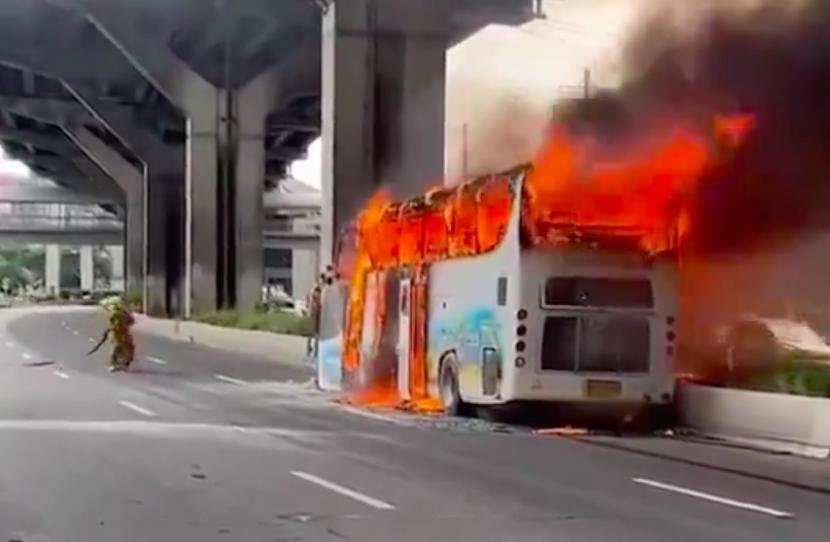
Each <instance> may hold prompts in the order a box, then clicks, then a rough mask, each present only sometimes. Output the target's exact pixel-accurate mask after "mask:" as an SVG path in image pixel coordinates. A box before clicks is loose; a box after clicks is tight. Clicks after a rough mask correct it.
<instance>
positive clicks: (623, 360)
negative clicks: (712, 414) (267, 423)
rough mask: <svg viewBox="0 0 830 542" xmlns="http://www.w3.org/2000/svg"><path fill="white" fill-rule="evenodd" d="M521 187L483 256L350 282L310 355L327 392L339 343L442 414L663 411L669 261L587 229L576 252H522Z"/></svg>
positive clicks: (669, 337)
mask: <svg viewBox="0 0 830 542" xmlns="http://www.w3.org/2000/svg"><path fill="white" fill-rule="evenodd" d="M523 176H524V174H523V172H522V171H521V170H520V171H519V172H518V173H513V174H512V176H511V177H510V179H509V182H510V186H511V194H512V199H511V201H510V204H509V209H510V211H509V217H507V218H506V227H505V228H503V231H502V232H501V233H500V239H499V240H498V242H497V243H496V244H495V245H494V246H493V247H492V248H491V249H489V250H488V251H486V252H483V253H479V254H474V255H461V256H457V257H446V258H431V259H430V258H426V261H424V262H419V263H418V264H417V265H401V264H396V265H391V266H378V267H376V268H371V269H368V270H367V271H366V275H365V281H357V282H355V281H354V280H352V282H351V287H352V288H353V289H354V288H355V287H359V288H361V289H362V290H361V292H360V293H359V294H358V295H354V292H352V295H351V296H349V295H345V294H343V295H340V296H338V297H339V298H340V299H349V298H351V300H352V301H351V302H350V303H348V302H347V304H348V306H347V308H346V311H345V318H344V321H345V324H344V327H345V328H346V331H345V333H343V334H337V333H333V332H331V333H329V337H330V339H329V341H328V345H329V346H328V348H327V349H326V348H323V350H324V351H326V352H328V354H327V355H326V358H327V360H328V361H327V362H325V363H321V365H323V364H325V365H327V367H328V369H327V371H328V373H329V377H328V380H329V381H331V380H332V378H331V371H332V362H331V360H332V359H333V357H336V356H333V355H332V350H333V348H332V345H334V344H337V343H339V345H341V346H342V347H343V349H342V350H341V349H338V354H337V355H339V356H341V358H342V356H343V354H344V350H348V348H349V340H350V339H349V337H351V338H352V341H353V347H354V348H355V349H356V362H357V364H358V366H359V367H360V368H361V369H366V368H367V367H372V369H371V372H372V378H392V379H394V380H395V381H396V382H397V392H398V394H399V397H400V398H401V399H402V400H404V401H406V400H411V399H415V400H417V399H424V398H425V399H427V400H429V399H432V400H435V401H436V402H437V401H440V405H441V406H442V407H443V410H444V411H445V412H447V413H450V414H456V413H458V412H460V411H461V410H462V409H463V408H464V406H465V405H502V404H507V403H512V402H519V401H521V402H525V401H543V402H559V403H592V404H594V405H596V406H609V407H611V408H613V409H617V410H618V411H620V412H622V411H623V408H621V407H625V410H626V411H628V409H630V408H631V407H636V408H639V407H642V406H649V405H655V406H658V405H668V404H670V403H671V402H672V399H673V389H674V371H673V358H674V340H675V331H674V326H675V314H676V309H677V299H676V297H677V295H676V283H675V279H676V260H675V258H673V257H672V256H671V255H670V254H664V255H659V254H657V255H654V254H648V253H646V252H645V251H643V250H641V249H639V248H637V244H636V243H626V242H625V241H626V239H624V237H625V236H620V235H619V232H616V235H614V236H606V235H604V234H603V233H602V232H601V231H597V230H596V229H594V231H589V229H587V228H586V229H584V230H580V231H578V234H579V235H578V238H579V240H578V241H573V242H559V243H552V244H550V245H538V244H536V245H532V244H531V243H528V242H527V240H526V237H527V235H526V233H523V224H522V214H523V213H522V209H523V201H522V199H523V197H524V196H523V194H524V191H523V190H522V182H523ZM477 182H480V181H477ZM577 230H578V228H577ZM572 233H573V232H572ZM356 285H357V286H356ZM335 312H336V310H335ZM338 321H340V320H339V319H338ZM350 321H351V322H352V326H353V327H354V328H356V329H351V330H350V329H349V325H350V324H349V322H350ZM332 331H333V330H332ZM324 342H325V341H324ZM354 363H355V359H354V358H353V359H352V367H351V369H352V370H353V369H354ZM346 365H348V363H347V364H346ZM334 370H335V371H338V370H342V368H341V367H338V368H337V369H334ZM346 372H347V373H348V372H349V368H348V367H347V369H346ZM322 380H323V378H321V381H322ZM346 382H348V378H347V379H346Z"/></svg>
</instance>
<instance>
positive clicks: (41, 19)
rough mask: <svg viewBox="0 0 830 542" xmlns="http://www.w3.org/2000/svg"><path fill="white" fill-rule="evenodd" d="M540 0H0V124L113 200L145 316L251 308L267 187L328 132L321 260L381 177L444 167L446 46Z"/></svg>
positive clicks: (3, 133) (23, 151)
mask: <svg viewBox="0 0 830 542" xmlns="http://www.w3.org/2000/svg"><path fill="white" fill-rule="evenodd" d="M534 4H535V2H533V0H423V1H419V2H412V1H408V0H337V1H336V2H331V1H326V0H308V1H306V0H294V1H291V2H268V1H262V0H220V1H218V2H204V1H203V0H178V1H176V2H169V1H162V0H27V1H26V2H20V1H19V0H0V31H2V33H0V140H2V143H3V146H4V147H5V148H6V150H7V152H9V153H10V154H11V155H12V156H14V157H16V158H19V159H22V160H24V161H26V162H27V163H28V164H29V165H30V166H31V167H32V168H33V169H34V170H35V171H36V172H37V173H38V174H39V175H41V176H44V177H48V178H51V179H54V180H55V181H57V182H59V183H60V184H61V185H63V187H64V188H66V189H68V190H72V191H73V192H76V193H78V194H85V195H91V196H93V197H106V198H108V199H109V200H111V201H113V202H114V204H115V205H118V206H119V207H121V208H122V209H123V210H124V214H125V217H126V219H125V224H126V226H125V235H126V250H125V253H126V270H127V272H126V276H127V283H128V286H127V287H128V289H129V290H131V291H134V292H141V293H142V294H143V298H144V305H145V308H146V310H147V311H148V312H150V313H153V314H169V315H185V316H187V315H189V314H191V313H192V312H196V311H207V310H213V309H216V308H220V307H232V306H239V307H246V308H247V307H253V305H254V304H255V303H256V302H257V301H259V299H260V295H261V286H262V282H263V251H262V247H263V246H264V244H267V241H268V240H267V239H264V238H263V222H264V219H263V207H262V194H263V191H264V190H265V189H266V187H268V186H273V185H275V184H278V183H279V182H280V179H281V178H282V177H283V176H284V175H285V172H286V168H287V165H288V164H290V162H291V161H293V160H295V159H298V158H301V157H302V156H303V155H304V152H305V148H306V146H307V145H308V143H309V142H310V141H312V140H313V139H315V138H316V137H318V136H319V135H322V136H323V142H324V144H323V147H324V158H323V232H322V233H323V236H322V237H323V246H322V260H323V262H326V261H327V259H328V258H329V256H330V254H331V250H332V246H333V244H334V238H335V232H336V231H338V229H339V228H340V227H341V226H342V225H343V224H344V223H345V222H346V221H348V220H349V219H351V218H352V217H353V216H354V214H355V212H356V211H357V209H359V207H360V206H361V205H362V203H363V202H364V201H365V200H366V198H368V196H369V195H371V193H372V192H374V191H375V190H376V189H377V188H378V187H379V186H381V184H384V185H386V186H391V187H393V189H394V191H395V192H397V193H399V194H400V195H408V194H409V193H412V192H416V191H419V190H421V189H422V188H423V187H425V186H429V185H432V184H435V183H436V182H439V181H440V179H441V178H442V176H443V171H444V167H443V153H444V142H443V138H444V101H445V100H444V87H445V71H446V61H445V59H446V49H447V47H448V46H449V45H450V44H451V43H452V42H453V41H454V40H458V39H461V38H463V37H464V36H466V35H467V34H469V33H470V32H472V31H475V29H477V28H480V27H481V26H483V25H485V24H488V23H491V22H505V23H515V22H521V21H523V20H526V19H527V18H528V17H531V16H532V15H533V13H532V8H533V5H534ZM272 242H273V241H272ZM308 272H309V273H316V269H315V270H312V269H309V270H308Z"/></svg>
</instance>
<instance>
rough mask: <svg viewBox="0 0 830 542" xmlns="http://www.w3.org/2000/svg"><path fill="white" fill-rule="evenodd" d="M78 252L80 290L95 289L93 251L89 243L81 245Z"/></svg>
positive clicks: (88, 290) (89, 290)
mask: <svg viewBox="0 0 830 542" xmlns="http://www.w3.org/2000/svg"><path fill="white" fill-rule="evenodd" d="M79 252H80V254H79V257H80V260H81V265H80V268H81V291H84V292H91V291H93V290H94V289H95V252H94V251H93V250H92V246H90V245H83V246H82V247H81V248H80V251H79Z"/></svg>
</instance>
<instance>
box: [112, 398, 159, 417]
mask: <svg viewBox="0 0 830 542" xmlns="http://www.w3.org/2000/svg"><path fill="white" fill-rule="evenodd" d="M118 404H119V405H121V406H122V407H124V408H129V409H130V410H132V411H134V412H138V413H139V414H143V415H145V416H147V417H148V418H152V417H154V416H155V415H156V413H155V412H153V411H152V410H147V409H146V408H144V407H140V406H138V405H137V404H135V403H131V402H129V401H118Z"/></svg>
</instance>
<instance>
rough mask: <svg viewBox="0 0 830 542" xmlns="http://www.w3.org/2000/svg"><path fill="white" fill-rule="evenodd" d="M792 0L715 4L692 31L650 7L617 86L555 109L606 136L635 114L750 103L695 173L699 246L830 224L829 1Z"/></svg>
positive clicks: (779, 237)
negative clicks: (749, 120)
mask: <svg viewBox="0 0 830 542" xmlns="http://www.w3.org/2000/svg"><path fill="white" fill-rule="evenodd" d="M721 4H728V3H727V2H722V3H721ZM792 6H793V3H792V2H781V1H770V2H767V3H765V4H763V5H761V6H758V7H755V8H754V9H745V10H742V11H740V12H739V11H738V10H735V9H730V10H717V11H714V10H713V11H710V12H708V13H707V14H706V15H703V16H700V17H699V18H697V19H695V25H696V26H695V27H694V31H690V30H688V29H683V30H686V31H678V27H677V25H676V23H675V22H672V20H671V17H670V16H669V12H665V13H661V14H658V15H656V16H653V17H652V18H650V19H649V20H648V21H647V22H645V23H644V24H643V25H642V26H641V28H640V29H639V31H638V32H637V33H636V35H634V36H633V37H632V39H631V40H630V43H629V45H628V47H627V49H626V75H625V78H624V79H625V81H624V84H623V86H622V88H621V89H620V90H619V91H615V92H613V93H610V94H604V95H601V96H598V97H596V98H594V99H589V100H582V101H576V102H574V103H572V104H570V105H569V106H568V107H565V108H563V109H562V110H561V112H560V114H559V116H558V119H557V120H558V121H559V122H562V123H565V124H567V125H568V126H570V127H571V128H572V129H574V130H577V131H590V132H592V134H593V135H595V136H596V137H600V138H605V139H611V140H613V139H615V138H618V137H621V136H622V137H624V134H625V133H626V132H630V131H631V129H632V127H634V126H636V125H637V123H638V122H641V119H642V118H643V117H649V116H652V117H653V116H655V115H658V116H659V115H665V116H674V117H677V118H684V119H686V120H687V121H688V122H695V123H700V124H701V126H704V125H705V123H711V121H712V118H713V116H714V115H715V114H718V113H721V114H724V113H725V114H729V113H752V114H754V115H755V118H756V124H755V127H754V129H753V130H752V131H751V132H750V134H749V135H748V137H747V138H746V139H745V140H744V142H743V144H742V145H741V146H740V147H739V148H738V149H736V150H734V151H733V152H731V153H729V154H728V155H727V156H724V157H722V160H720V161H719V162H718V163H717V164H716V165H715V166H713V167H712V168H711V170H710V171H709V172H708V173H707V175H706V176H705V178H704V179H702V180H701V182H700V184H699V190H698V192H697V194H696V196H695V201H694V205H693V224H694V227H693V230H692V238H693V243H694V246H695V249H696V250H699V251H701V252H702V253H729V252H736V251H742V250H747V249H752V248H753V247H757V246H759V245H765V244H766V245H769V244H771V243H776V244H777V243H782V242H786V241H788V240H792V239H793V238H796V237H800V236H804V235H805V234H812V233H817V232H820V231H823V230H830V1H828V0H821V1H817V0H816V1H812V2H808V1H805V2H802V3H801V5H800V7H799V8H798V9H797V10H795V9H794V8H793V7H792Z"/></svg>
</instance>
